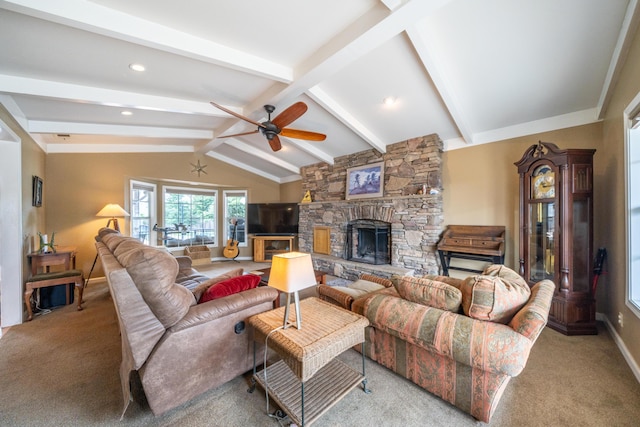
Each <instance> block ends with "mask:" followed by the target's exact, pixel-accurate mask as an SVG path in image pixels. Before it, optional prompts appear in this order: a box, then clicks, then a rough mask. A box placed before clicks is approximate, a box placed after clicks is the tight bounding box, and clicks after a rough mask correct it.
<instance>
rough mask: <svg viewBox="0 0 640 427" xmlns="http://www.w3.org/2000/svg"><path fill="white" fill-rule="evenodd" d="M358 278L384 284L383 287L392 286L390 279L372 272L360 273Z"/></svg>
mask: <svg viewBox="0 0 640 427" xmlns="http://www.w3.org/2000/svg"><path fill="white" fill-rule="evenodd" d="M360 279H362V280H368V281H369V282H374V283H377V284H379V285H382V286H384V287H385V288H390V287H391V286H393V282H392V281H391V280H389V279H385V278H384V277H378V276H374V275H372V274H366V273H362V274H361V275H360Z"/></svg>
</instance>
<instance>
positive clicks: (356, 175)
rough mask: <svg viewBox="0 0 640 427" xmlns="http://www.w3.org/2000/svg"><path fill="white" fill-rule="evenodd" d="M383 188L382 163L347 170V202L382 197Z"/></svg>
mask: <svg viewBox="0 0 640 427" xmlns="http://www.w3.org/2000/svg"><path fill="white" fill-rule="evenodd" d="M383 187H384V162H378V163H370V164H368V165H364V166H358V167H354V168H349V169H347V194H346V199H347V200H349V199H363V198H371V197H382V194H383V191H384V188H383Z"/></svg>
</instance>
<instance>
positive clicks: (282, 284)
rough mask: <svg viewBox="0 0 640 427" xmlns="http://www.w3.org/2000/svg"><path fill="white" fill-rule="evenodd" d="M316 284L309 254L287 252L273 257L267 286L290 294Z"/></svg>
mask: <svg viewBox="0 0 640 427" xmlns="http://www.w3.org/2000/svg"><path fill="white" fill-rule="evenodd" d="M316 283H317V281H316V275H315V273H314V271H313V264H312V262H311V254H306V253H302V252H287V253H283V254H278V255H274V256H273V258H272V260H271V272H270V273H269V283H268V284H269V286H271V287H273V288H276V289H278V290H279V291H282V292H286V293H292V292H297V291H299V290H301V289H305V288H308V287H310V286H313V285H315V284H316Z"/></svg>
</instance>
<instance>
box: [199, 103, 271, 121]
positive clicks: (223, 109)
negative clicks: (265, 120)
mask: <svg viewBox="0 0 640 427" xmlns="http://www.w3.org/2000/svg"><path fill="white" fill-rule="evenodd" d="M210 104H211V105H213V106H214V107H216V108H218V109H220V110H222V111H224V112H225V113H229V114H231V115H232V116H233V117H237V118H239V119H241V120H244V121H245V122H249V123H251V124H254V125H256V126H258V127H262V123H258V122H256V121H253V120H251V119H250V118H248V117H245V116H243V115H241V114H238V113H236V112H235V111H231V110H229V109H228V108H225V107H223V106H222V105H218V104H216V103H215V102H210Z"/></svg>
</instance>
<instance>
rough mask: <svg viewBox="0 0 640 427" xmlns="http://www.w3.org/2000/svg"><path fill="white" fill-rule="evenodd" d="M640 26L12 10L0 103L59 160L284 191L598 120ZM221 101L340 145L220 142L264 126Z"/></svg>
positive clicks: (593, 8) (538, 12)
mask: <svg viewBox="0 0 640 427" xmlns="http://www.w3.org/2000/svg"><path fill="white" fill-rule="evenodd" d="M637 22H638V6H637V0H606V1H603V0H529V1H526V0H525V1H513V0H484V1H477V0H349V1H344V0H313V1H300V0H271V1H265V0H243V1H228V0H191V1H188V2H178V1H175V0H137V1H123V0H92V1H88V0H65V1H50V0H0V45H1V46H2V49H1V53H0V103H2V104H3V105H4V106H5V108H7V109H8V110H9V111H10V112H11V114H12V115H13V116H14V117H15V118H16V119H17V120H18V121H19V122H20V123H21V125H22V126H23V127H24V128H25V129H26V130H27V131H28V132H29V133H30V134H32V135H33V137H34V138H35V139H36V141H38V143H39V144H41V146H42V147H43V149H44V150H45V151H46V152H48V153H96V152H110V153H113V152H123V153H124V152H193V153H196V155H198V156H202V158H203V159H205V160H206V156H210V157H213V158H216V159H219V160H222V161H224V162H228V163H231V164H234V165H236V166H239V167H241V168H243V169H246V170H248V171H250V172H254V173H256V174H259V175H261V176H263V177H266V178H268V179H272V180H274V181H276V182H280V183H283V182H289V181H292V180H296V179H299V175H298V174H299V170H300V167H302V166H305V165H309V164H313V163H317V162H328V163H330V164H331V163H332V162H333V159H334V158H335V157H338V156H343V155H347V154H350V153H354V152H358V151H363V150H367V149H371V148H373V149H376V150H378V151H380V152H384V151H385V150H386V146H387V145H389V144H393V143H396V142H399V141H402V140H406V139H408V138H412V137H419V136H422V135H427V134H431V133H437V134H438V135H439V136H440V138H441V139H442V140H443V141H444V143H445V149H447V150H450V149H458V148H464V147H467V146H471V145H477V144H484V143H490V142H494V141H499V140H503V139H507V138H512V137H517V136H522V135H529V134H532V133H537V132H543V131H548V130H553V129H560V128H566V127H571V126H577V125H582V124H587V123H592V122H595V121H598V120H600V119H601V118H602V116H603V114H604V112H605V110H606V108H607V105H608V102H609V93H610V91H611V89H612V85H613V84H614V83H615V81H616V77H617V72H618V69H619V67H621V65H622V63H623V61H624V57H625V52H626V47H627V44H628V43H629V42H630V39H631V38H632V37H633V36H634V35H635V32H636V28H637ZM131 64H142V65H144V67H145V71H143V72H139V71H134V70H132V69H131V68H130V65H131ZM387 97H391V98H393V99H394V100H395V103H394V104H392V105H386V104H385V103H383V99H385V98H387ZM210 101H214V102H216V103H218V104H221V105H223V106H224V107H225V108H227V109H230V110H231V111H233V112H235V113H237V114H240V115H244V116H247V117H249V118H250V119H251V120H253V121H257V122H262V121H264V120H266V119H267V114H266V112H265V110H264V108H263V106H264V105H265V104H271V105H274V106H275V107H276V110H275V112H274V113H273V117H275V116H277V115H278V113H279V112H281V111H283V110H285V109H286V108H287V107H288V106H290V105H291V104H293V103H294V102H297V101H303V102H304V103H306V104H307V106H308V111H307V112H306V113H305V114H304V115H302V116H301V117H300V118H298V119H297V120H295V121H294V122H293V123H291V125H290V126H289V127H292V128H295V129H303V130H309V131H314V132H319V133H324V134H326V135H327V138H326V140H325V141H323V142H312V141H304V140H299V139H294V138H288V137H282V136H281V137H280V140H281V141H282V146H283V148H282V150H280V151H277V152H273V151H272V150H271V148H270V147H269V145H268V143H267V141H266V139H265V137H264V136H263V135H261V134H252V135H246V136H239V137H232V138H220V137H221V136H225V135H229V134H235V133H243V132H249V131H252V130H255V129H256V126H255V125H252V124H250V123H247V122H246V121H243V120H239V119H238V118H236V117H234V116H233V115H230V114H228V113H225V112H224V111H222V110H220V109H217V108H214V107H213V106H212V105H211V104H210ZM124 111H128V112H129V113H130V115H123V114H122V112H124ZM273 117H272V118H273ZM205 163H206V161H205Z"/></svg>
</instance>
